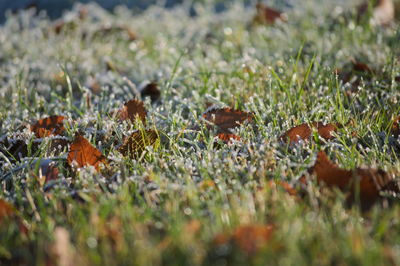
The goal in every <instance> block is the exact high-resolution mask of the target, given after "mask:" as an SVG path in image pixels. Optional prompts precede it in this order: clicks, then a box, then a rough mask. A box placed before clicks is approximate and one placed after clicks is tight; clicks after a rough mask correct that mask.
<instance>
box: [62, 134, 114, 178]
mask: <svg viewBox="0 0 400 266" xmlns="http://www.w3.org/2000/svg"><path fill="white" fill-rule="evenodd" d="M67 160H68V163H69V165H70V166H72V165H73V162H74V161H76V163H77V164H78V166H79V167H80V168H81V167H85V166H87V165H92V166H94V168H96V170H97V171H98V170H99V168H100V164H101V163H104V164H105V163H106V162H107V158H106V157H105V156H104V155H102V154H101V152H100V151H99V150H98V149H96V148H95V147H93V146H92V145H91V144H90V142H89V141H88V140H87V139H85V138H84V137H83V136H81V135H79V134H76V135H75V140H74V142H73V143H72V145H71V147H70V151H69V153H68V158H67Z"/></svg>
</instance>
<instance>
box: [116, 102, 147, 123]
mask: <svg viewBox="0 0 400 266" xmlns="http://www.w3.org/2000/svg"><path fill="white" fill-rule="evenodd" d="M146 115H147V111H146V108H145V107H144V103H143V102H142V101H139V100H135V99H133V100H130V101H128V102H126V103H125V104H124V107H122V108H121V109H120V110H119V111H118V116H119V119H121V120H122V121H124V120H127V119H129V120H130V121H131V122H135V120H136V119H138V118H139V119H140V120H142V122H143V123H145V122H146Z"/></svg>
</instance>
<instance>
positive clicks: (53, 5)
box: [0, 0, 183, 22]
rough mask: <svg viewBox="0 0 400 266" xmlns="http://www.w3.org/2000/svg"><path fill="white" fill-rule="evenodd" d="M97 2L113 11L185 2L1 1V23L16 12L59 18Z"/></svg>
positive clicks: (143, 0)
mask: <svg viewBox="0 0 400 266" xmlns="http://www.w3.org/2000/svg"><path fill="white" fill-rule="evenodd" d="M78 2H79V3H89V2H96V3H98V4H99V5H100V6H102V7H103V8H106V9H109V10H112V9H113V8H114V7H116V6H118V5H126V6H127V7H129V8H131V9H137V10H143V9H145V8H147V7H148V6H150V5H153V4H160V5H162V6H165V7H171V6H173V5H175V4H178V3H182V2H183V0H161V1H160V0H0V22H3V21H4V19H5V16H6V12H16V11H18V10H22V9H28V8H30V7H36V8H37V9H38V10H45V11H46V12H47V14H48V15H49V16H50V17H51V18H57V17H59V16H60V15H62V12H63V11H65V10H67V9H70V8H71V7H72V6H73V5H74V3H78Z"/></svg>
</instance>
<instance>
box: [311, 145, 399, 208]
mask: <svg viewBox="0 0 400 266" xmlns="http://www.w3.org/2000/svg"><path fill="white" fill-rule="evenodd" d="M309 172H310V173H312V174H314V175H315V176H316V177H317V182H318V184H321V185H322V184H324V185H325V186H327V187H328V188H334V187H336V188H338V189H340V190H341V191H343V192H347V200H348V202H349V203H352V202H354V200H355V198H356V197H357V196H358V195H359V198H360V203H361V206H362V207H363V208H368V207H370V206H371V205H372V204H374V203H375V202H376V201H377V200H378V199H379V198H381V196H380V192H393V193H399V192H400V190H399V187H398V184H397V182H396V181H395V180H394V179H393V178H392V177H391V176H389V175H388V174H387V173H386V172H385V171H383V170H381V169H371V168H368V169H363V168H356V169H354V170H346V169H342V168H339V167H338V166H337V165H335V164H334V163H332V162H331V161H330V160H329V159H328V156H327V155H326V153H325V152H324V151H320V152H319V153H318V156H317V160H316V162H315V165H314V166H313V167H312V168H311V169H310V170H309Z"/></svg>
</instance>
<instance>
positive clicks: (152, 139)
mask: <svg viewBox="0 0 400 266" xmlns="http://www.w3.org/2000/svg"><path fill="white" fill-rule="evenodd" d="M158 139H159V136H158V134H157V132H156V131H155V130H145V131H140V130H138V131H135V132H134V133H133V134H132V135H130V136H129V137H127V138H126V139H125V140H124V143H123V144H122V145H121V147H120V148H119V149H118V151H119V152H120V153H122V155H124V156H129V157H131V158H133V159H137V158H139V157H140V156H141V155H142V153H143V152H144V151H145V149H146V147H147V146H152V145H154V144H155V143H156V142H157V140H158Z"/></svg>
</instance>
